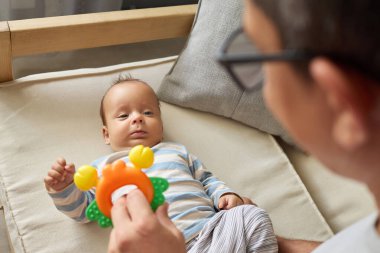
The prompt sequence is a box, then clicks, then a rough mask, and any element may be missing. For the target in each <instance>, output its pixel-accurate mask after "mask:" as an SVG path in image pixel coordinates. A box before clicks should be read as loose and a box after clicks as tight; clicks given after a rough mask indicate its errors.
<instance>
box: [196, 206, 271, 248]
mask: <svg viewBox="0 0 380 253" xmlns="http://www.w3.org/2000/svg"><path fill="white" fill-rule="evenodd" d="M277 251H278V247H277V241H276V236H275V235H274V232H273V227H272V223H271V221H270V219H269V216H268V214H267V213H266V212H265V211H264V210H263V209H261V208H258V207H255V206H252V205H243V206H238V207H235V208H232V209H230V210H228V211H220V212H219V213H217V214H216V215H215V216H214V217H213V218H212V219H211V220H210V221H209V222H208V223H207V224H206V225H205V227H204V228H203V230H202V232H201V233H200V234H199V236H198V237H197V239H196V242H195V243H194V245H193V246H192V247H191V249H190V250H189V252H197V253H198V252H208V253H210V252H215V253H222V252H277Z"/></svg>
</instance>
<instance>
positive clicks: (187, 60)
mask: <svg viewBox="0 0 380 253" xmlns="http://www.w3.org/2000/svg"><path fill="white" fill-rule="evenodd" d="M198 5H199V6H198V11H197V15H196V18H195V20H194V24H193V29H192V31H191V33H190V36H189V39H188V41H187V44H186V46H185V48H184V50H183V51H182V53H181V54H180V56H179V57H178V59H177V62H176V63H175V64H174V66H173V67H172V69H171V70H170V72H169V73H168V74H167V75H166V77H165V78H164V80H163V82H162V83H161V86H160V87H159V89H158V96H159V98H160V100H163V101H165V102H168V103H172V104H176V105H179V106H183V107H189V108H193V109H196V110H200V111H206V112H211V113H214V114H218V115H222V116H224V117H228V118H232V119H234V120H237V121H240V122H242V123H244V124H247V125H249V126H252V127H255V128H258V129H260V130H262V131H264V132H268V133H270V134H273V135H278V136H281V137H282V138H283V139H284V140H286V141H288V142H291V140H290V138H289V137H288V135H287V134H286V132H285V131H284V130H283V128H282V127H281V126H280V125H279V124H278V122H277V121H276V120H275V119H274V118H273V117H272V115H271V113H270V112H269V111H268V110H267V109H266V107H265V104H264V101H263V98H262V94H261V90H260V91H257V92H245V91H243V90H241V89H239V88H238V87H237V86H236V85H235V84H234V81H233V80H232V79H231V78H230V77H229V76H228V74H227V73H226V72H225V71H224V69H222V67H221V66H220V65H219V64H218V63H217V62H216V55H217V52H218V50H219V49H220V47H221V45H222V43H223V41H224V40H225V39H226V38H227V37H228V35H229V34H230V33H231V32H232V31H234V30H235V29H237V28H238V27H239V26H240V25H241V20H242V13H243V1H241V0H200V1H199V3H198ZM255 82H262V75H261V71H257V78H255Z"/></svg>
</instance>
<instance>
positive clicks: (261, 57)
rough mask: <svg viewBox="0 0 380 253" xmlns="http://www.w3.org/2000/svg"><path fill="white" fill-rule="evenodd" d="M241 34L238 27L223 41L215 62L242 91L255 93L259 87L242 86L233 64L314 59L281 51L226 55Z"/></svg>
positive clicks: (309, 55) (304, 54) (241, 30)
mask: <svg viewBox="0 0 380 253" xmlns="http://www.w3.org/2000/svg"><path fill="white" fill-rule="evenodd" d="M242 33H245V32H244V29H243V27H239V28H238V29H236V30H235V31H233V32H232V33H231V35H230V36H229V37H228V38H227V39H226V40H225V41H224V43H223V44H222V47H221V48H220V50H219V53H218V55H217V61H218V62H219V64H221V65H222V66H223V67H224V68H225V69H226V70H227V72H228V73H229V75H230V76H231V77H232V79H233V80H234V81H235V82H236V84H237V85H238V86H239V87H240V88H241V89H243V90H247V91H255V90H258V89H259V88H260V87H261V86H260V85H255V86H252V87H249V86H247V85H245V84H244V82H242V81H241V79H240V78H239V75H237V74H236V73H235V71H234V70H233V65H234V64H252V63H255V64H258V63H263V62H276V61H285V62H288V61H305V62H307V61H310V59H312V58H313V57H315V55H314V54H312V53H310V52H305V51H300V50H289V49H288V50H283V51H281V52H278V53H267V54H260V53H252V54H244V55H243V54H235V55H233V54H232V55H228V54H227V50H228V49H229V47H230V46H231V44H232V43H233V41H234V40H235V39H236V38H237V37H238V36H239V35H240V34H242Z"/></svg>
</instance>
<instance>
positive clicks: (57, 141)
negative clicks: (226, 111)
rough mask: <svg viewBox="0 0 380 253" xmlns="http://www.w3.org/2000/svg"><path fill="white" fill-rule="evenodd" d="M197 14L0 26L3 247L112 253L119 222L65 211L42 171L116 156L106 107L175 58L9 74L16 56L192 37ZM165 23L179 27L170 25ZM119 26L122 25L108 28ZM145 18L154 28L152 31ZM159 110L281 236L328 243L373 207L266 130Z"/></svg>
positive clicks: (145, 13) (356, 188)
mask: <svg viewBox="0 0 380 253" xmlns="http://www.w3.org/2000/svg"><path fill="white" fill-rule="evenodd" d="M195 10H196V6H179V7H169V8H158V9H151V10H140V11H124V12H116V13H114V15H111V16H108V15H109V13H108V14H106V13H104V14H88V15H83V16H79V17H78V16H73V17H69V18H65V19H60V18H52V19H51V18H49V19H41V20H34V21H28V22H21V21H17V22H16V21H15V22H14V23H11V22H6V23H7V24H6V25H5V23H0V24H1V25H0V27H2V29H0V45H1V47H0V48H1V49H0V62H2V65H1V66H2V68H1V72H0V79H1V80H2V81H7V82H4V83H2V84H1V88H0V119H1V123H0V140H1V142H0V200H1V209H0V210H1V213H2V214H3V215H4V218H3V217H2V219H1V220H0V226H1V232H0V246H1V247H0V251H1V252H7V251H14V252H33V253H34V252H105V250H106V247H107V242H108V236H109V233H110V229H101V228H99V227H98V226H97V225H96V224H85V225H83V224H77V223H75V222H74V221H72V220H70V219H68V218H67V217H65V216H64V215H62V214H61V213H59V212H58V211H57V210H56V209H55V207H54V206H53V204H52V201H51V200H50V199H49V196H48V195H47V194H46V191H45V189H44V185H43V178H44V176H45V174H46V172H47V170H48V169H49V167H50V164H51V162H52V161H53V160H54V159H55V158H56V157H58V156H65V157H66V158H67V159H68V160H70V161H72V162H74V163H75V164H76V165H77V166H79V165H81V164H86V163H89V162H91V161H92V160H94V159H96V158H97V157H99V156H101V155H104V154H107V153H109V152H110V150H109V148H108V146H105V145H104V144H103V141H102V137H101V132H100V129H101V122H100V119H99V116H98V107H99V101H100V98H101V96H102V95H103V93H104V91H105V90H106V89H107V88H108V87H109V85H110V84H111V83H112V81H113V80H114V79H115V78H117V76H118V75H119V74H120V73H131V74H132V75H133V76H134V77H136V78H141V79H143V80H145V81H147V82H148V83H149V84H151V85H152V87H153V88H154V89H155V90H157V89H158V87H159V85H160V83H161V80H162V79H163V78H164V76H165V74H166V73H167V72H168V71H169V70H170V68H171V66H172V65H173V64H174V62H175V59H176V57H168V58H161V59H152V60H149V61H144V62H135V63H126V64H121V65H115V66H109V67H103V68H98V69H78V70H71V71H62V72H54V73H44V74H36V75H32V76H27V77H24V78H20V79H17V80H11V79H12V76H11V72H12V71H11V67H12V63H11V59H12V57H15V56H20V55H27V54H32V53H41V52H48V51H57V50H71V49H77V48H85V47H95V46H104V45H110V44H121V43H129V42H135V41H144V40H153V39H160V38H169V37H179V36H183V35H186V34H188V32H189V30H190V27H191V20H192V18H193V17H194V14H195ZM160 22H161V23H160ZM165 22H168V23H170V29H162V25H163V24H165ZM158 23H160V25H159V26H155V24H158ZM111 24H112V27H115V26H116V27H117V28H114V30H112V31H107V27H108V28H109V27H111V26H109V25H111ZM131 24H133V25H131ZM136 24H139V25H141V26H142V27H144V25H146V26H147V27H149V29H152V31H155V32H152V33H149V36H148V37H147V35H146V33H141V32H139V29H137V28H136V27H140V29H143V28H141V26H138V25H136ZM6 27H8V28H7V29H6ZM121 27H123V29H132V30H131V32H130V33H129V34H132V35H129V36H127V35H122V36H120V30H119V31H118V29H122V28H121ZM160 27H161V28H160ZM165 27H166V28H167V26H165ZM83 29H85V30H86V31H87V32H86V33H81V31H83ZM115 29H116V30H115ZM133 29H135V30H133ZM105 32H108V36H104V33H105ZM70 34H75V36H70ZM123 34H125V31H124V32H123ZM52 35H54V42H53V41H51V38H52V37H51V36H52ZM78 36H79V39H78V38H77V37H78ZM26 38H28V40H27V39H26ZM94 38H98V39H94ZM6 49H8V50H6ZM162 115H163V121H164V134H165V139H166V140H168V141H175V142H180V143H183V144H185V145H186V146H187V147H188V149H189V150H190V151H191V152H192V153H194V154H195V155H197V156H198V157H199V158H200V159H201V160H202V161H203V162H204V163H205V165H206V166H207V167H208V169H209V170H210V171H212V172H213V173H214V174H215V175H217V176H218V177H220V178H221V179H222V180H224V181H225V182H227V184H229V185H230V186H231V187H232V188H234V189H236V191H238V192H239V193H241V194H242V195H246V196H249V197H251V198H252V199H253V200H254V201H255V202H256V203H257V204H258V205H259V206H261V207H263V208H265V209H266V210H267V211H268V212H269V214H270V217H271V218H272V220H273V225H274V229H275V232H276V233H277V234H278V235H282V236H285V237H290V238H302V239H310V240H320V241H322V240H327V239H328V238H329V237H331V236H332V235H333V234H334V233H336V232H338V231H340V230H341V229H343V228H345V227H346V226H348V225H349V224H351V223H352V222H354V221H356V220H358V219H359V218H361V217H363V216H365V215H367V214H369V213H370V212H372V211H373V210H374V208H375V207H374V202H373V200H372V196H371V195H370V194H369V193H368V191H367V189H366V188H365V187H364V186H363V185H360V184H358V183H355V182H352V181H350V180H347V179H344V178H341V177H339V176H336V175H334V174H332V173H331V172H329V171H328V170H326V169H325V168H324V167H323V166H322V165H321V164H320V163H319V162H318V161H316V160H315V159H314V158H313V157H311V156H309V155H307V154H305V153H304V152H302V151H300V150H298V149H296V148H294V147H292V146H290V145H288V144H285V143H283V142H281V141H278V140H277V139H276V138H274V137H273V136H271V135H269V134H267V133H264V132H261V131H259V130H257V129H254V128H250V127H248V126H246V125H243V124H241V123H238V122H236V121H233V120H231V119H227V118H223V117H220V116H215V115H213V114H210V113H205V112H199V111H195V110H191V109H185V108H182V107H180V106H178V105H171V104H167V103H162ZM8 238H9V240H8Z"/></svg>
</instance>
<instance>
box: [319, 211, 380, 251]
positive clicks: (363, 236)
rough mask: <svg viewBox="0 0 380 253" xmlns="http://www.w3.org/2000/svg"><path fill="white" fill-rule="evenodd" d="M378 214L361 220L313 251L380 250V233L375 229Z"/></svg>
mask: <svg viewBox="0 0 380 253" xmlns="http://www.w3.org/2000/svg"><path fill="white" fill-rule="evenodd" d="M378 216H379V215H378V214H377V213H375V214H371V215H369V216H367V217H365V218H363V219H361V220H359V221H358V222H356V223H354V224H353V225H351V226H350V227H348V228H346V229H344V230H342V231H341V232H339V233H338V234H336V235H335V236H334V237H332V238H331V239H329V240H328V241H326V242H325V243H323V244H322V245H321V246H320V247H318V248H317V249H316V250H314V251H313V253H325V252H334V253H340V252H345V253H350V252H361V253H375V252H379V249H380V235H379V234H378V233H377V232H376V229H375V224H376V221H377V219H378Z"/></svg>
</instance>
